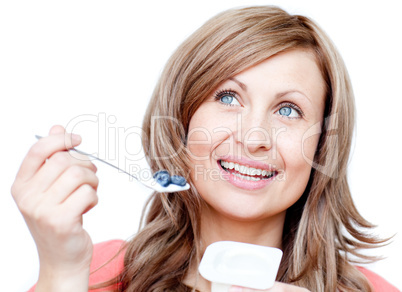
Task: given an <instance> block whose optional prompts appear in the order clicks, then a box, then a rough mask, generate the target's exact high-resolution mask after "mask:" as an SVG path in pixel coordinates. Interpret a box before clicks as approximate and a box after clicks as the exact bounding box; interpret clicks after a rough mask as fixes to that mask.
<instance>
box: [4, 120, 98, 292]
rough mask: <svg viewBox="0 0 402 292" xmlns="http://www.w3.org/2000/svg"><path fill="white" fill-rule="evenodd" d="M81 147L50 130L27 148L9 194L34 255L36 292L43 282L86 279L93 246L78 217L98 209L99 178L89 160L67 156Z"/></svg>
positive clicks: (60, 132) (58, 129)
mask: <svg viewBox="0 0 402 292" xmlns="http://www.w3.org/2000/svg"><path fill="white" fill-rule="evenodd" d="M80 142H81V138H80V137H79V136H76V135H71V134H66V133H65V130H64V128H63V127H61V126H54V127H53V128H52V129H51V130H50V135H49V136H48V137H45V138H42V139H40V140H39V141H38V142H37V143H36V144H34V145H33V146H32V147H31V149H30V150H29V152H28V154H27V155H26V157H25V159H24V161H23V162H22V164H21V167H20V170H19V172H18V174H17V176H16V179H15V181H14V184H13V186H12V188H11V192H12V195H13V197H14V200H15V202H16V203H17V206H18V208H19V209H20V211H21V213H22V215H23V216H24V219H25V221H26V223H27V225H28V228H29V230H30V232H31V234H32V236H33V238H34V240H35V243H36V246H37V249H38V254H39V260H40V276H39V281H38V286H39V285H40V282H41V279H42V280H43V279H46V280H43V281H42V282H44V281H47V282H49V281H50V280H54V281H55V282H56V281H59V280H61V279H63V281H68V278H69V277H70V278H74V274H76V275H78V274H80V275H85V274H88V275H89V266H90V263H91V258H92V241H91V239H90V237H89V235H88V233H87V232H86V231H85V230H84V229H83V227H82V215H83V214H84V213H86V212H87V211H88V210H90V209H91V208H93V207H94V206H95V205H96V204H97V200H98V199H97V194H96V189H97V187H98V178H97V177H96V174H95V173H96V167H95V165H93V164H92V163H91V162H90V161H89V160H88V158H86V157H85V156H82V155H79V154H76V153H74V154H73V153H72V152H68V151H67V150H68V149H71V148H72V147H75V146H77V145H79V144H80ZM73 155H74V156H75V157H73ZM77 158H78V159H77ZM81 277H82V276H81ZM86 278H87V277H86ZM38 286H37V287H38ZM47 287H50V286H49V285H48V286H47ZM66 287H67V285H66ZM58 289H60V287H59V288H58ZM85 289H86V291H87V286H86V287H85ZM58 291H60V290H58ZM74 291H78V290H74Z"/></svg>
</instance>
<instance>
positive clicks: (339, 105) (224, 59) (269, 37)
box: [115, 6, 383, 292]
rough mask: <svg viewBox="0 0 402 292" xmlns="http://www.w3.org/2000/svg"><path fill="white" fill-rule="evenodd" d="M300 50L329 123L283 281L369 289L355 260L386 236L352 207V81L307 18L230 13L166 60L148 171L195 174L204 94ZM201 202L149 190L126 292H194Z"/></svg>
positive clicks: (292, 219)
mask: <svg viewBox="0 0 402 292" xmlns="http://www.w3.org/2000/svg"><path fill="white" fill-rule="evenodd" d="M298 48H307V49H311V50H312V51H313V52H314V53H315V55H316V57H317V64H318V65H319V67H320V69H321V72H322V75H323V77H324V80H325V82H326V85H327V96H326V108H325V124H324V125H323V127H322V133H321V138H320V142H319V145H318V148H317V152H316V157H315V162H314V168H313V170H312V173H311V176H310V180H309V183H308V186H307V188H306V190H305V192H304V194H303V196H302V197H301V198H300V200H299V201H298V202H297V203H296V204H295V205H293V206H292V207H291V208H290V209H289V210H288V211H287V215H286V220H285V225H284V232H283V239H282V240H283V242H282V245H283V251H284V257H283V260H282V263H281V266H280V270H279V273H278V278H277V280H278V281H282V282H285V283H292V284H293V285H296V286H301V287H305V288H308V289H310V290H312V291H336V290H341V291H371V287H370V284H369V283H368V281H367V280H366V278H365V277H364V276H363V275H362V274H361V273H360V272H359V271H358V270H357V269H356V268H355V267H354V266H353V264H352V263H351V259H350V258H349V257H350V255H353V256H354V258H356V259H361V260H372V259H373V258H369V257H366V256H364V255H362V254H360V253H359V251H358V250H359V249H362V248H370V247H374V246H377V245H378V244H379V243H382V242H383V241H381V240H378V239H376V238H374V237H372V236H370V235H367V234H366V233H364V232H363V231H361V230H364V229H370V228H372V227H373V226H372V225H371V224H370V223H368V222H367V221H366V220H364V219H363V218H362V216H360V214H359V213H358V211H357V210H356V208H355V206H354V204H353V201H352V198H351V195H350V191H349V186H348V182H347V177H346V169H347V163H348V158H349V152H350V147H351V139H352V133H353V127H354V101H353V93H352V88H351V85H350V81H349V77H348V73H347V70H346V68H345V66H344V63H343V61H342V58H341V56H340V55H339V53H338V52H337V50H336V48H335V47H334V45H333V44H332V42H331V41H330V39H329V38H328V37H327V36H326V34H325V33H324V31H323V30H322V29H320V28H319V27H318V26H317V25H316V24H315V23H314V22H313V21H311V20H310V19H309V18H307V17H304V16H299V15H289V14H288V13H286V12H285V11H283V10H282V9H280V8H277V7H273V6H258V7H247V8H240V9H232V10H228V11H226V12H223V13H221V14H219V15H217V16H215V17H214V18H212V19H211V20H209V21H208V22H206V23H205V24H204V25H203V26H202V27H201V28H200V29H198V30H197V31H196V32H195V33H194V34H192V35H191V36H190V37H189V38H188V39H187V40H186V41H185V42H184V43H183V44H182V45H181V46H180V47H179V48H178V49H177V51H176V52H175V53H174V54H173V55H172V57H171V58H170V59H169V61H168V63H167V64H166V67H165V69H164V71H163V73H162V75H161V77H160V80H159V82H158V84H157V86H156V88H155V91H154V93H153V95H152V99H151V101H150V104H149V106H148V110H147V113H146V116H145V119H144V123H143V130H144V133H145V134H144V137H143V147H144V150H145V153H146V155H147V158H148V161H149V164H150V165H151V168H152V170H154V171H156V170H159V169H167V170H170V171H171V172H174V173H177V174H180V175H184V176H186V178H188V179H190V177H189V176H188V172H189V171H190V170H191V165H190V163H189V156H188V153H187V152H186V133H187V129H188V125H189V122H190V119H191V117H192V115H193V114H194V112H195V111H196V110H197V109H198V107H199V106H200V104H201V103H202V102H203V101H204V99H205V98H206V97H207V96H209V95H211V94H212V93H213V91H214V89H216V87H217V86H218V85H219V84H220V83H222V82H223V81H225V80H227V79H228V78H230V77H232V76H234V75H236V74H238V73H240V72H242V71H244V70H245V69H247V68H249V67H251V66H253V65H256V64H258V63H260V62H262V61H264V60H266V59H267V58H269V57H271V56H273V55H275V54H277V53H280V52H284V51H287V50H291V49H298ZM173 166H174V167H175V168H174V169H172V167H173ZM190 183H191V181H190ZM202 203H203V200H202V198H201V197H200V195H199V194H198V193H197V191H196V189H195V188H194V187H192V188H191V189H190V190H189V191H186V192H180V193H174V194H154V195H153V196H152V197H151V199H150V202H149V205H148V211H147V213H146V216H145V217H144V218H145V222H144V226H143V227H142V229H141V230H140V232H139V233H138V234H137V235H136V236H135V237H134V238H133V239H132V240H131V241H130V242H128V243H127V250H126V254H125V262H124V266H125V267H124V271H123V272H122V273H121V275H120V276H119V278H118V279H115V281H118V282H120V286H119V287H120V288H119V290H120V291H136V292H138V291H144V292H148V291H187V290H188V289H189V288H187V287H186V286H184V285H183V284H182V281H183V279H184V277H185V276H186V273H187V271H188V268H189V267H190V266H191V265H192V263H196V264H197V263H198V261H199V258H200V256H201V247H200V222H199V221H200V220H199V218H200V209H201V208H200V206H201V204H202Z"/></svg>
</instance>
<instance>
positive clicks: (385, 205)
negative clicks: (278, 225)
mask: <svg viewBox="0 0 402 292" xmlns="http://www.w3.org/2000/svg"><path fill="white" fill-rule="evenodd" d="M396 2H397V1H384V0H383V1H381V2H380V4H378V2H374V1H373V2H370V1H361V2H359V1H330V2H327V1H318V0H317V1H297V0H295V1H290V0H287V1H284V0H283V1H270V2H268V1H245V0H244V1H240V0H231V1H216V0H215V1H211V0H204V1H194V2H191V1H148V2H147V3H145V1H141V2H139V3H138V2H134V1H18V0H15V1H2V2H1V3H0V96H1V103H2V104H1V108H0V119H1V120H0V126H1V143H0V144H1V145H0V147H1V152H0V153H1V154H2V159H1V168H0V171H1V178H0V187H1V190H0V194H1V195H0V208H1V210H0V222H1V223H0V224H1V225H0V226H1V241H0V259H1V260H0V274H1V278H2V281H1V287H2V288H1V290H2V291H24V290H25V289H27V288H28V287H29V286H30V285H32V283H33V282H35V280H36V277H37V269H38V259H37V255H36V249H35V244H34V242H33V240H32V238H31V236H30V234H29V231H28V229H27V228H26V226H25V223H24V221H23V219H22V217H21V215H20V214H19V212H18V210H17V208H16V206H15V204H14V202H13V200H12V197H11V195H10V186H11V184H12V182H13V179H14V176H15V174H16V173H17V170H18V167H19V165H20V163H21V161H22V159H23V157H24V155H25V153H26V152H27V150H28V149H29V147H30V145H31V144H32V143H34V142H35V138H34V135H35V134H39V135H46V134H47V132H48V129H49V128H50V126H51V125H53V124H61V125H64V126H67V125H70V126H71V121H72V120H74V119H76V118H77V117H81V118H86V119H90V118H94V117H95V118H96V117H99V120H98V123H93V122H92V123H91V122H82V123H80V124H78V125H77V127H76V128H75V129H74V131H75V132H76V133H80V134H82V136H83V139H84V142H83V145H82V146H80V148H79V149H82V150H87V151H89V152H99V153H100V152H101V151H103V150H105V149H106V150H107V152H104V154H105V153H106V154H107V158H108V159H109V160H110V161H111V162H113V163H116V164H118V163H119V160H118V158H119V157H120V158H124V154H125V153H127V151H129V153H131V154H134V153H138V152H139V151H140V140H139V138H138V136H136V135H135V134H130V135H128V133H129V132H126V133H125V135H124V133H123V132H120V135H117V133H119V132H118V130H116V129H118V128H120V129H121V131H126V130H130V131H131V130H133V129H136V128H137V127H140V126H141V120H142V116H143V113H144V110H145V107H146V104H147V102H148V99H149V97H150V95H151V92H152V90H153V87H154V85H155V82H156V80H157V78H158V76H159V74H160V72H161V70H162V68H163V66H164V64H165V63H166V61H167V58H168V57H169V56H170V54H171V53H172V52H173V50H174V49H175V48H176V47H177V46H178V45H179V44H180V43H181V42H182V41H183V40H184V39H185V38H186V37H187V36H188V35H189V34H190V33H192V32H193V31H194V30H195V29H197V28H198V27H199V26H200V25H201V24H202V23H204V22H205V21H206V20H207V19H209V18H210V17H212V16H213V15H215V14H216V13H218V12H221V11H223V10H225V9H227V8H232V7H236V6H244V5H251V4H257V5H262V4H276V5H279V6H281V7H282V8H285V9H286V10H287V11H289V12H290V13H300V14H304V15H307V16H310V17H312V18H313V19H314V20H316V21H317V22H318V23H319V24H320V25H321V26H322V27H323V28H324V29H325V30H326V31H327V33H328V34H329V35H330V37H331V38H332V39H333V41H334V42H335V44H336V45H337V47H338V48H339V50H340V52H341V54H342V56H343V57H344V59H345V62H346V64H347V66H348V69H349V72H350V75H351V79H352V82H353V85H354V90H355V95H356V103H357V118H358V119H357V132H356V133H357V134H356V135H355V147H354V150H353V157H352V159H351V163H350V172H349V176H350V184H351V188H352V192H353V196H354V199H355V202H356V205H357V207H358V209H359V210H360V212H361V213H362V214H363V216H364V217H365V218H367V219H368V220H369V221H371V222H373V223H375V224H378V225H379V227H378V228H377V229H376V230H375V233H377V234H378V235H380V236H381V237H387V236H391V235H393V234H396V236H395V237H394V239H393V243H392V244H391V245H389V246H387V247H384V248H381V249H377V250H375V251H374V253H375V254H378V255H384V256H386V257H387V258H386V259H385V260H383V261H381V262H378V263H376V264H374V265H370V266H369V267H370V268H371V269H372V270H373V271H375V272H377V273H378V274H380V275H382V276H383V277H385V278H386V279H388V280H389V281H390V282H391V283H393V284H394V285H396V286H397V287H399V288H400V289H401V288H402V278H401V277H400V275H401V274H400V273H401V272H400V271H401V268H400V266H401V265H400V263H401V261H402V252H401V250H402V238H401V234H400V233H401V231H402V227H401V225H402V224H401V223H402V218H401V213H402V211H401V208H400V203H401V197H402V191H401V188H400V182H401V174H402V172H401V170H400V167H401V165H402V157H401V149H402V141H401V138H400V134H401V130H400V128H401V126H402V122H401V118H402V115H401V113H402V112H401V110H402V94H401V87H400V86H401V77H402V74H401V68H402V59H401V52H402V46H401V41H400V38H401V33H400V29H401V24H400V21H399V19H400V15H399V13H398V8H397V7H396V6H395V5H396V4H395V3H396ZM82 115H84V116H82ZM103 117H106V119H104V118H103ZM113 131H116V132H115V133H116V134H114V132H113ZM99 133H100V134H101V135H102V134H103V135H108V136H106V137H108V138H107V140H105V139H104V138H102V136H99V135H98V134H99ZM130 133H131V132H130ZM126 138H127V139H126ZM104 141H108V143H109V144H106V145H105V142H104ZM102 143H103V144H102ZM113 145H114V146H113ZM98 146H99V147H100V148H98ZM102 147H104V148H102ZM127 149H128V150H127ZM115 158H117V159H115ZM120 161H121V160H120ZM119 165H120V166H122V165H121V163H119ZM97 166H98V169H99V170H98V174H99V178H100V187H99V192H98V195H99V205H98V206H97V207H96V208H95V209H94V210H92V211H90V212H89V213H88V214H87V215H86V216H85V218H84V220H85V222H84V225H85V227H86V229H87V230H88V232H89V233H90V235H91V236H92V239H93V241H94V242H100V241H104V240H108V239H113V238H121V239H127V238H128V237H130V236H131V235H133V234H134V233H135V232H136V230H137V227H138V222H139V217H140V213H141V209H142V206H143V204H144V201H145V200H146V199H147V197H148V194H149V191H148V190H146V189H145V188H143V187H141V186H139V185H138V184H136V183H135V182H131V181H130V180H129V179H128V177H126V176H125V175H124V174H121V173H118V172H117V171H115V170H114V169H111V168H109V167H107V166H104V165H99V163H97ZM371 253H373V251H372V252H371Z"/></svg>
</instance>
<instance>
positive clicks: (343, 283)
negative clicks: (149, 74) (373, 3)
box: [12, 7, 396, 291]
mask: <svg viewBox="0 0 402 292" xmlns="http://www.w3.org/2000/svg"><path fill="white" fill-rule="evenodd" d="M155 117H158V119H155ZM164 117H169V118H164ZM353 123H354V104H353V94H352V89H351V85H350V82H349V79H348V76H347V72H346V69H345V67H344V65H343V62H342V59H341V57H340V56H339V54H338V53H337V51H336V49H335V48H334V46H333V45H332V43H331V42H330V40H329V39H328V37H327V36H326V35H325V34H324V33H323V31H322V30H321V29H320V28H319V27H317V25H316V24H314V23H313V22H312V21H311V20H309V19H308V18H306V17H302V16H291V15H289V14H287V13H286V12H284V11H283V10H281V9H279V8H275V7H249V8H243V9H236V10H229V11H227V12H224V13H222V14H220V15H218V16H216V17H214V18H213V19H211V20H210V21H209V22H207V23H206V24H205V25H204V26H202V27H201V28H200V29H199V30H198V31H196V32H195V33H194V34H193V35H192V36H190V37H189V39H187V40H186V41H185V42H184V43H183V44H182V45H181V46H180V47H179V48H178V50H177V51H176V52H175V53H174V54H173V56H172V57H171V59H170V60H169V62H168V64H167V65H166V68H165V70H164V72H163V74H162V76H161V78H160V81H159V83H158V84H157V86H156V89H155V91H154V94H153V97H152V99H151V102H150V104H149V107H148V111H147V114H146V117H145V119H144V124H143V129H144V131H145V134H144V137H143V146H144V149H145V152H146V154H147V158H148V161H149V164H150V165H151V168H152V169H153V171H157V170H159V169H167V170H169V171H170V172H171V173H177V174H180V175H184V176H187V177H188V180H189V182H190V183H191V189H190V190H189V191H186V192H180V193H173V194H164V195H160V194H154V195H153V196H152V198H151V200H150V204H149V209H148V213H147V215H146V218H145V219H146V220H145V224H144V227H143V228H142V229H141V231H140V232H139V234H138V235H136V236H135V237H134V238H133V239H132V240H131V241H130V242H128V243H127V244H125V245H124V246H123V247H122V248H121V252H120V253H119V254H118V255H117V257H116V258H115V259H114V260H113V261H112V262H108V263H106V265H105V266H102V265H101V266H100V267H99V264H102V263H103V261H104V260H105V259H107V258H109V255H112V254H115V253H116V252H117V251H118V250H119V249H120V245H121V244H120V243H119V242H111V243H106V244H104V245H102V246H96V247H95V248H93V245H92V242H91V240H90V238H89V236H88V234H87V233H86V232H85V230H84V229H83V228H82V214H84V213H85V212H86V211H88V210H89V209H91V208H92V207H94V206H95V205H96V202H97V197H96V188H97V185H98V180H97V178H96V175H95V172H96V168H95V167H94V166H93V165H92V164H91V163H90V162H88V161H86V160H85V159H74V158H73V157H71V155H70V154H69V153H68V152H67V151H66V150H67V149H69V148H71V147H75V146H77V145H78V144H79V143H80V138H79V137H77V136H74V135H70V134H65V133H64V129H62V128H61V127H54V128H52V130H51V132H50V136H49V137H46V138H44V139H41V140H40V141H39V142H38V143H37V144H36V145H34V146H33V147H32V149H31V150H30V152H29V153H28V155H27V157H26V158H25V160H24V162H23V163H22V166H21V169H20V171H19V173H18V175H17V178H16V181H15V183H14V185H13V189H12V193H13V196H14V198H15V200H16V202H17V204H18V206H19V208H20V210H21V212H22V213H23V215H24V217H25V219H26V221H27V224H28V226H29V228H30V230H31V233H32V234H33V237H34V238H35V241H36V244H37V247H38V253H39V257H40V262H41V267H40V276H39V280H38V284H37V286H36V289H37V290H36V291H54V290H56V289H57V291H62V290H63V289H65V290H66V291H87V287H88V281H89V278H91V281H90V284H94V283H96V282H102V281H107V280H109V279H111V278H113V276H115V275H116V277H115V278H113V279H111V280H110V281H107V282H106V283H103V284H101V286H104V287H106V286H109V285H113V287H114V289H115V290H118V291H120V290H121V291H191V290H199V291H209V289H210V283H208V281H207V280H205V279H203V278H202V277H201V276H200V275H198V272H197V268H198V264H199V262H200V258H201V257H202V254H203V251H204V250H205V248H206V246H208V245H209V244H211V243H212V242H215V241H219V240H234V241H240V242H249V243H255V244H260V245H266V246H275V247H278V248H281V249H282V250H283V252H284V256H283V260H282V263H281V266H280V269H279V272H278V276H277V281H278V282H277V283H276V284H275V286H274V287H273V288H272V289H270V290H268V291H306V290H308V291H336V290H340V291H374V290H373V289H374V288H375V289H379V288H381V287H382V288H383V289H387V290H386V291H393V290H392V289H394V288H393V287H391V286H390V285H389V284H387V283H386V282H385V281H384V280H382V279H380V278H379V277H378V276H375V275H374V276H373V275H372V274H371V273H370V272H368V271H367V270H364V269H362V268H356V267H355V266H354V265H353V264H352V263H351V262H350V261H349V257H350V255H353V256H356V257H358V258H360V259H368V257H366V256H364V255H361V254H360V253H359V252H358V250H359V249H361V248H370V247H375V246H377V245H378V244H380V243H382V242H383V241H381V240H378V239H376V238H374V237H372V236H369V235H367V234H366V232H363V231H365V229H369V228H371V227H372V225H371V224H370V223H368V222H367V221H365V220H364V219H363V218H362V217H361V216H360V215H359V213H358V212H357V210H356V209H355V207H354V205H353V201H352V199H351V196H350V192H349V187H348V183H347V180H346V166H347V161H348V156H349V150H350V144H351V137H352V135H351V134H352V131H353ZM45 162H46V163H45ZM188 173H189V176H188V175H187V174H188ZM92 254H93V256H92ZM123 257H124V259H123ZM91 261H92V270H93V269H96V268H99V270H98V271H96V272H93V273H92V274H91V276H90V264H91ZM95 278H96V279H95ZM232 290H233V291H242V290H241V288H240V287H232ZM394 290H395V291H396V289H394ZM63 291H64V290H63ZM243 291H246V290H243ZM247 291H248V290H247ZM250 291H251V290H250Z"/></svg>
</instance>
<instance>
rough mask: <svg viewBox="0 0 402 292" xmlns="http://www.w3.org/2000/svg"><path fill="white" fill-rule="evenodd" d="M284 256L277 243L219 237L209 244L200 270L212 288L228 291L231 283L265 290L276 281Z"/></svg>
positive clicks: (221, 291)
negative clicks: (255, 242)
mask: <svg viewBox="0 0 402 292" xmlns="http://www.w3.org/2000/svg"><path fill="white" fill-rule="evenodd" d="M281 259H282V251H281V250H280V249H278V248H275V247H266V246H261V245H255V244H249V243H241V242H234V241H218V242H215V243H212V244H211V245H209V246H208V247H207V249H206V250H205V253H204V256H203V257H202V260H201V263H200V265H199V267H198V270H199V272H200V274H201V276H202V277H204V278H205V279H207V280H208V281H211V282H212V286H211V289H212V290H211V291H212V292H226V291H228V290H229V287H230V286H232V285H236V286H242V287H247V288H252V289H261V290H263V289H269V288H271V287H272V286H273V285H274V283H275V279H276V275H277V273H278V269H279V265H280V262H281Z"/></svg>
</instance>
